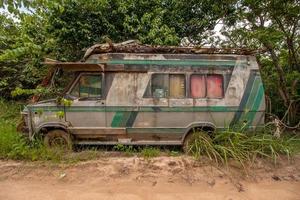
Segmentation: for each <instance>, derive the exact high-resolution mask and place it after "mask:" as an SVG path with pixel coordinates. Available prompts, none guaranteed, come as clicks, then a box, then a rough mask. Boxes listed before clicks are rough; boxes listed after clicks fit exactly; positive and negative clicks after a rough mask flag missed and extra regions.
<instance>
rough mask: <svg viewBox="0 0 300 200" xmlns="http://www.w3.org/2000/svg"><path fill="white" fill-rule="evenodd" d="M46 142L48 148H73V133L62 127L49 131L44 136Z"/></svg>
mask: <svg viewBox="0 0 300 200" xmlns="http://www.w3.org/2000/svg"><path fill="white" fill-rule="evenodd" d="M44 144H45V145H46V146H47V147H48V148H63V149H65V150H72V147H73V142H72V138H71V135H70V134H68V133H67V132H65V131H63V130H60V129H55V130H51V131H49V132H47V133H46V135H45V137H44Z"/></svg>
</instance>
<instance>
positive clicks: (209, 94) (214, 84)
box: [190, 74, 224, 98]
mask: <svg viewBox="0 0 300 200" xmlns="http://www.w3.org/2000/svg"><path fill="white" fill-rule="evenodd" d="M190 84H191V85H190V90H191V97H192V98H222V97H223V95H224V94H223V90H224V89H223V76H222V75H219V74H213V75H201V74H193V75H191V78H190Z"/></svg>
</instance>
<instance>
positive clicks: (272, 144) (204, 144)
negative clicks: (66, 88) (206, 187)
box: [188, 130, 300, 166]
mask: <svg viewBox="0 0 300 200" xmlns="http://www.w3.org/2000/svg"><path fill="white" fill-rule="evenodd" d="M299 141H300V140H299V139H297V138H294V137H283V138H275V137H274V136H273V135H271V134H267V133H248V134H247V133H243V132H236V131H231V130H226V131H220V132H216V133H215V134H214V135H212V136H208V135H207V134H206V133H203V132H195V133H194V138H193V142H192V143H191V145H190V146H189V147H188V151H189V153H191V154H192V155H193V156H194V157H196V158H200V157H201V156H207V157H208V158H209V159H211V160H213V161H215V162H216V163H223V164H226V165H227V163H228V159H234V160H236V161H238V162H239V163H240V164H241V165H243V166H244V164H245V162H247V161H252V160H253V159H254V158H256V157H257V156H260V157H265V158H271V159H272V160H273V161H274V162H275V163H276V160H277V158H278V157H279V156H280V155H283V154H285V155H287V156H288V158H289V157H290V156H291V155H292V154H293V152H294V150H295V145H294V144H297V143H298V144H299Z"/></svg>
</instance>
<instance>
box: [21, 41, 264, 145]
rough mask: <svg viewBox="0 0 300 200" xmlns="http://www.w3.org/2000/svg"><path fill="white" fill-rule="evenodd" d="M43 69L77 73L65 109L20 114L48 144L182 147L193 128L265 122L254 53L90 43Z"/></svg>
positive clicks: (50, 105)
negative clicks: (76, 56) (80, 54)
mask: <svg viewBox="0 0 300 200" xmlns="http://www.w3.org/2000/svg"><path fill="white" fill-rule="evenodd" d="M45 64H47V65H49V66H50V67H51V69H53V70H57V69H60V70H66V71H73V72H75V74H76V76H75V78H74V79H73V80H72V81H71V83H70V84H69V86H68V87H67V88H66V89H65V92H64V94H63V95H62V97H63V100H67V101H70V102H71V103H70V104H69V105H66V104H61V103H58V102H57V100H55V99H53V100H46V101H40V102H36V103H33V104H30V105H27V106H26V108H25V109H24V111H23V112H22V114H23V117H24V119H25V124H24V127H23V130H26V132H27V134H28V136H29V137H30V138H33V137H35V136H37V135H43V136H44V141H45V143H46V144H47V145H49V146H51V145H53V144H56V143H58V142H60V143H62V144H68V145H71V144H99V145H113V144H119V143H121V144H128V145H184V144H186V142H187V139H188V138H191V137H189V135H191V134H193V130H195V128H196V129H201V130H202V131H206V132H212V131H215V130H216V129H224V128H226V127H229V126H232V125H234V124H238V123H243V124H244V125H246V126H247V128H249V129H255V128H257V127H260V126H261V125H263V124H264V114H265V100H264V88H263V84H262V80H261V76H260V73H259V68H258V64H257V61H256V58H255V56H253V55H252V53H251V52H247V51H243V50H240V51H239V50H235V51H233V50H226V49H203V48H202V49H200V48H199V49H197V48H189V47H186V48H185V47H163V46H148V45H140V44H137V43H135V42H127V43H119V44H101V45H95V46H93V47H91V48H89V49H88V50H87V52H86V54H85V56H84V58H83V60H82V61H80V62H59V61H48V62H45ZM53 74H54V73H53ZM58 113H59V114H58Z"/></svg>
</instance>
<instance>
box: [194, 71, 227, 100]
mask: <svg viewBox="0 0 300 200" xmlns="http://www.w3.org/2000/svg"><path fill="white" fill-rule="evenodd" d="M193 75H202V76H204V78H205V97H199V98H196V97H192V91H191V89H192V87H191V85H192V82H191V77H192V76H193ZM214 75H217V76H221V77H222V96H221V97H214V98H212V97H207V94H208V92H207V77H208V76H214ZM189 97H190V98H192V99H223V98H224V97H225V91H224V74H204V73H192V74H190V76H189Z"/></svg>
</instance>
